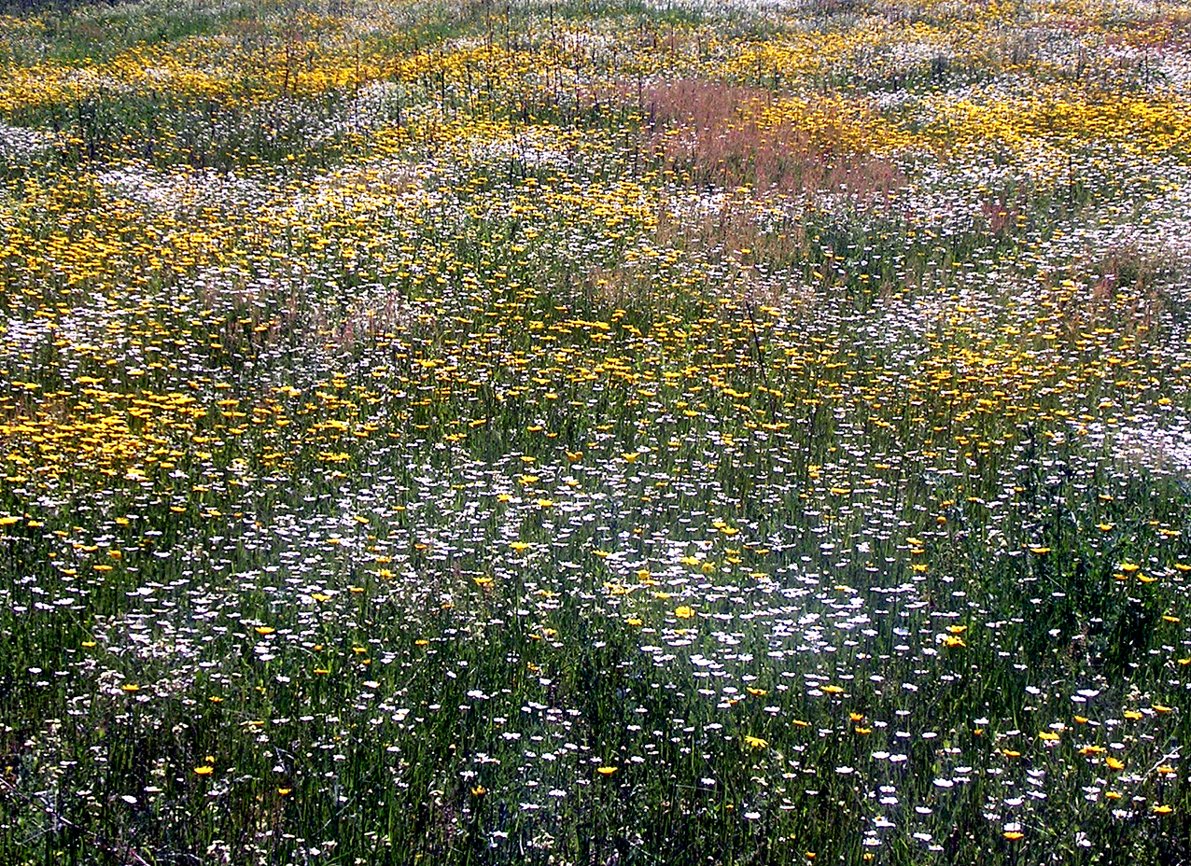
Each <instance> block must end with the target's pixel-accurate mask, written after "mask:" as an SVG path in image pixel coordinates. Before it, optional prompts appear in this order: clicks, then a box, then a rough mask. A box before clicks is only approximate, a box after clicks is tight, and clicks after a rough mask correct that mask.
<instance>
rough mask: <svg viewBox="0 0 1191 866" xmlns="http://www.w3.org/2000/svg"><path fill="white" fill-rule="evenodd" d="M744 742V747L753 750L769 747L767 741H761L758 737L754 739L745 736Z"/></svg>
mask: <svg viewBox="0 0 1191 866" xmlns="http://www.w3.org/2000/svg"><path fill="white" fill-rule="evenodd" d="M744 742H745V745H747V746H748V747H750V748H753V749H764V748H766V747H767V746H768V745H769V741H768V740H763V739H761V738H760V737H754V736H750V735H748V734H745V737H744Z"/></svg>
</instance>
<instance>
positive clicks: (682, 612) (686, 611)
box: [674, 604, 695, 619]
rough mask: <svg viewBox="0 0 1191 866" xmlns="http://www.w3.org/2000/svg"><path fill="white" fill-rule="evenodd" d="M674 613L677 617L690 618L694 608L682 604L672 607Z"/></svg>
mask: <svg viewBox="0 0 1191 866" xmlns="http://www.w3.org/2000/svg"><path fill="white" fill-rule="evenodd" d="M674 615H675V616H676V617H678V618H679V619H690V618H691V617H693V616H694V615H695V610H694V608H691V607H688V606H687V605H685V604H683V605H679V606H678V607H676V608H675V609H674Z"/></svg>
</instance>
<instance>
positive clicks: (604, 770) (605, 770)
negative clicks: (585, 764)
mask: <svg viewBox="0 0 1191 866" xmlns="http://www.w3.org/2000/svg"><path fill="white" fill-rule="evenodd" d="M619 769H620V768H619V767H596V772H597V773H599V774H600V775H601V776H611V775H612V774H613V773H615V772H616V771H617V770H619Z"/></svg>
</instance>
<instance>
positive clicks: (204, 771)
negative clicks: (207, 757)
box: [194, 764, 215, 776]
mask: <svg viewBox="0 0 1191 866" xmlns="http://www.w3.org/2000/svg"><path fill="white" fill-rule="evenodd" d="M214 772H215V768H214V767H212V766H210V765H209V764H203V765H202V766H199V767H195V768H194V774H195V775H196V776H210V775H211V774H212V773H214Z"/></svg>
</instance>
